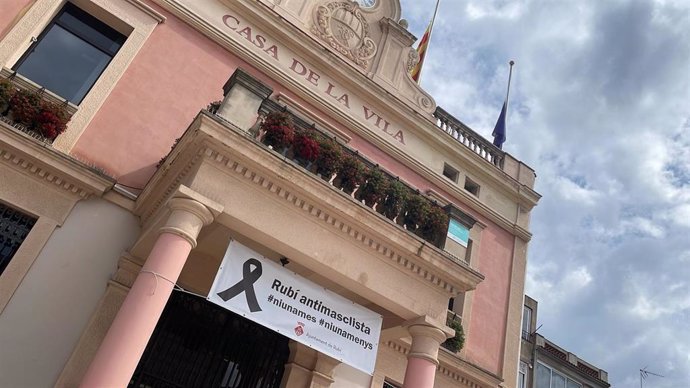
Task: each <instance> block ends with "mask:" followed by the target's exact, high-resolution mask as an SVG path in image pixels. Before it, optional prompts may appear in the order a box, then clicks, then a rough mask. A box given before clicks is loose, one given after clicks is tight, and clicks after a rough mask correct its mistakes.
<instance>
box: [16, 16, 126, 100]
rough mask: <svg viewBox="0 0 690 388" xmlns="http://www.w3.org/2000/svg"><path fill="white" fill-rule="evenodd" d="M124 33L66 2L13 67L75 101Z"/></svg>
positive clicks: (82, 96)
mask: <svg viewBox="0 0 690 388" xmlns="http://www.w3.org/2000/svg"><path fill="white" fill-rule="evenodd" d="M125 39H126V37H125V36H124V35H122V34H120V33H119V32H117V31H116V30H114V29H112V28H110V27H109V26H107V25H106V24H104V23H103V22H101V21H99V20H98V19H96V18H94V17H93V16H91V15H89V14H88V13H86V12H84V11H83V10H81V9H79V8H77V7H76V6H75V5H74V4H71V3H67V4H66V5H65V7H64V8H63V9H62V10H61V11H60V12H59V13H58V16H57V17H56V18H55V19H53V21H52V22H51V23H50V24H49V25H48V27H46V29H45V30H44V32H43V33H42V34H41V36H40V37H39V40H38V42H37V43H36V44H34V45H33V46H32V47H31V49H30V51H28V52H27V53H25V54H24V56H23V57H22V59H21V60H20V62H19V63H17V64H16V65H15V66H14V69H15V70H16V71H17V72H18V73H19V74H21V75H23V76H25V77H26V78H28V79H30V80H32V81H33V82H35V83H37V84H39V85H40V86H43V87H45V88H46V89H48V90H50V91H52V92H54V93H56V94H57V95H59V96H61V97H63V98H65V99H67V100H69V101H71V102H73V103H75V104H79V103H80V102H81V100H82V99H84V96H85V95H86V93H88V92H89V89H91V87H92V86H93V84H94V83H95V82H96V80H97V79H98V77H99V76H100V75H101V73H102V72H103V70H104V69H105V68H106V66H108V63H110V60H111V59H112V57H113V56H114V55H115V54H116V53H117V51H118V50H119V49H120V47H122V44H123V43H124V41H125Z"/></svg>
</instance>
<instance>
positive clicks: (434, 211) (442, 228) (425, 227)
mask: <svg viewBox="0 0 690 388" xmlns="http://www.w3.org/2000/svg"><path fill="white" fill-rule="evenodd" d="M420 231H421V234H422V237H423V238H424V239H425V240H427V241H429V242H430V243H432V244H434V245H437V246H438V245H439V243H440V242H441V241H440V240H441V238H442V237H444V236H445V234H446V233H447V231H448V214H446V212H445V211H444V210H443V209H441V208H440V207H438V206H436V205H434V206H431V208H430V209H429V212H428V213H427V214H426V218H425V219H424V221H423V222H422V226H421V228H420Z"/></svg>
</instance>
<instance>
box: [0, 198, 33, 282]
mask: <svg viewBox="0 0 690 388" xmlns="http://www.w3.org/2000/svg"><path fill="white" fill-rule="evenodd" d="M35 223H36V219H35V218H33V217H30V216H28V215H26V214H24V213H22V212H20V211H18V210H14V209H12V208H10V207H8V206H5V205H3V204H2V203H0V274H2V272H3V271H4V270H5V268H7V265H8V264H9V263H10V260H12V257H13V256H14V254H15V253H17V250H18V249H19V246H20V245H22V242H24V239H25V238H26V236H27V235H28V234H29V232H30V231H31V228H33V226H34V224H35Z"/></svg>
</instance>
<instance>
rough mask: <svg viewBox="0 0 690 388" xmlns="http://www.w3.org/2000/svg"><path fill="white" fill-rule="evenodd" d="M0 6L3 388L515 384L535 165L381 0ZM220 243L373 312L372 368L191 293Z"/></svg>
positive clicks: (212, 273)
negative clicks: (427, 79)
mask: <svg viewBox="0 0 690 388" xmlns="http://www.w3.org/2000/svg"><path fill="white" fill-rule="evenodd" d="M0 7H1V8H0V67H1V68H2V69H1V73H0V76H1V78H2V81H1V83H0V109H1V110H2V118H1V119H0V263H1V266H0V271H1V272H0V348H1V349H3V351H2V355H1V356H0V386H36V387H38V386H58V387H74V386H78V385H79V384H83V386H87V387H90V386H124V385H129V386H132V387H140V386H162V385H165V386H180V387H193V386H199V387H207V386H219V387H246V386H252V387H278V386H285V387H375V388H378V387H382V386H386V387H391V386H392V387H397V386H402V385H403V384H404V385H405V386H406V387H408V388H412V387H414V388H430V387H432V386H435V387H458V386H465V387H498V386H504V387H515V386H516V383H517V381H518V362H519V346H520V326H521V325H520V318H521V316H522V304H523V291H524V279H525V268H526V255H527V244H528V242H529V240H530V238H531V234H530V232H529V217H530V212H531V210H532V208H533V207H534V206H535V205H536V204H537V202H538V200H539V195H538V194H537V193H536V192H535V191H534V190H533V187H534V179H535V174H534V171H533V170H531V169H530V168H529V167H528V166H526V165H525V164H523V163H521V162H520V161H519V160H517V159H516V158H514V157H513V156H511V155H509V154H507V153H505V152H503V151H501V150H499V149H498V148H496V147H495V146H493V145H492V144H491V142H489V141H487V140H485V139H484V138H482V137H481V136H479V135H477V134H476V133H475V132H473V131H472V130H471V129H470V128H468V127H467V126H465V125H464V124H462V122H460V121H459V120H458V119H456V118H454V117H453V116H451V115H450V114H449V113H447V112H446V111H444V110H443V109H441V108H440V107H437V106H436V104H435V102H434V99H433V98H432V96H430V95H429V94H428V93H426V92H425V91H424V90H422V89H421V88H420V87H419V85H417V84H416V83H415V82H414V81H413V80H412V79H411V77H410V76H409V73H408V72H409V69H410V68H412V67H413V66H414V65H415V63H416V61H417V56H416V51H415V50H414V49H413V48H412V45H413V43H414V41H415V38H414V36H412V34H411V33H410V32H409V31H407V30H406V28H405V25H406V23H402V22H401V20H400V16H401V9H400V4H399V2H398V1H397V0H361V1H359V2H348V1H309V0H287V1H286V0H283V1H278V0H260V1H256V0H242V1H229V0H121V1H110V0H73V1H68V2H67V1H65V0H40V1H39V0H9V1H3V2H2V5H1V6H0ZM216 100H220V102H219V103H213V104H209V103H211V102H213V101H216ZM206 108H208V109H206ZM281 112H286V113H285V114H281ZM285 117H289V118H290V120H292V121H293V122H294V125H295V127H296V130H297V131H298V132H299V134H306V135H307V137H306V138H308V139H307V140H305V138H304V137H302V138H300V139H301V140H298V141H297V143H295V140H294V139H288V138H290V136H287V135H286V134H285V133H283V132H284V131H286V128H287V125H283V124H284V123H282V124H280V125H276V126H273V127H271V126H270V125H269V124H270V123H275V122H276V121H275V120H284V119H285ZM66 118H69V122H68V124H67V125H66V127H64V126H63V122H64V120H65V119H66ZM272 120H273V121H272ZM281 131H283V132H281ZM271 136H273V138H272V137H271ZM276 136H277V137H278V138H275V137H276ZM271 139H272V140H271ZM281 139H282V140H281ZM283 140H284V142H283ZM314 142H318V144H319V145H318V146H316V145H314ZM268 145H271V147H269V146H268ZM279 145H280V146H279ZM171 147H172V148H171ZM315 147H316V148H317V149H319V150H320V151H321V152H320V157H319V158H316V159H315V160H310V158H311V157H312V156H314V152H312V151H313V149H314V148H315ZM305 150H306V151H305ZM310 150H311V151H310ZM326 150H330V151H329V152H327V151H326ZM333 150H336V151H333ZM327 155H328V156H329V157H330V158H331V159H328V160H326V159H325V157H326V156H327ZM335 160H338V161H341V162H342V163H341V165H345V166H349V167H348V168H341V169H339V170H335V171H329V166H330V167H333V165H334V164H333V161H335ZM365 171H367V173H366V175H361V176H360V175H359V174H360V173H361V174H364V172H365ZM372 171H373V172H372ZM362 177H364V178H362ZM402 197H405V198H406V199H404V200H402V199H401V198H402ZM401 204H402V205H403V206H402V207H398V205H401ZM231 242H236V243H238V244H241V245H243V246H245V247H248V248H250V249H251V250H253V251H255V252H257V253H258V254H259V255H261V256H263V257H266V258H267V259H268V260H270V261H273V262H275V263H282V265H284V271H290V272H295V273H297V274H299V275H301V276H302V277H304V278H307V279H308V280H309V281H311V282H313V283H315V284H317V285H318V286H320V287H324V288H326V289H329V290H331V291H332V292H334V293H335V294H337V295H338V296H339V297H341V298H345V299H347V300H349V301H352V302H353V303H356V304H359V305H360V306H363V308H366V309H368V310H370V311H372V312H374V313H376V314H379V315H380V316H381V317H382V328H381V331H380V333H379V332H378V330H377V331H376V333H375V334H376V337H377V338H379V341H378V343H377V344H375V349H376V363H375V366H374V367H373V368H372V369H373V372H372V373H371V374H367V373H364V372H361V371H360V370H358V369H355V368H353V367H352V366H351V365H349V364H348V363H347V362H340V361H339V360H337V359H334V358H332V357H329V356H327V355H326V354H324V353H322V352H319V351H316V350H314V349H312V348H310V347H308V346H305V345H303V344H301V343H300V342H296V341H293V340H289V339H288V338H287V337H286V336H283V335H281V334H279V333H276V332H274V331H272V330H269V329H267V328H265V327H263V326H261V325H258V324H256V323H254V322H252V321H250V320H247V319H245V318H243V317H241V316H240V315H237V314H235V313H232V312H230V311H228V310H225V309H223V308H220V307H218V306H216V305H214V304H211V303H210V302H207V301H206V300H205V298H204V296H205V295H207V294H208V292H209V290H210V289H211V286H212V283H213V282H214V278H215V277H216V273H217V272H218V271H219V266H220V264H221V261H222V260H223V257H224V255H225V254H226V250H227V249H228V246H229V244H230V243H231ZM228 253H229V254H232V253H233V252H228ZM255 268H256V267H253V268H252V267H249V266H248V269H247V271H246V272H247V273H243V274H241V275H240V274H238V276H242V278H250V277H251V276H252V275H251V272H252V271H253V270H254V269H255ZM174 285H176V286H175V287H181V288H183V289H184V290H186V292H182V291H179V290H177V289H178V288H176V290H173V288H174ZM246 293H247V296H246V297H247V301H248V303H249V299H250V297H249V293H248V291H247V292H246ZM198 295H201V297H200V296H198ZM449 301H450V303H449ZM261 303H264V301H261ZM449 306H450V307H451V311H449V310H448V307H449ZM449 317H450V318H451V320H454V322H461V325H462V331H463V332H464V346H463V347H462V348H461V349H457V350H455V349H452V348H453V347H452V346H451V345H452V344H453V341H452V339H454V338H455V337H454V336H455V330H453V329H452V328H451V327H458V326H456V325H457V323H454V322H449V321H448V318H449ZM298 326H299V325H298ZM304 331H306V333H307V334H308V333H309V323H307V325H306V327H305V325H304V323H302V326H300V327H299V328H298V327H295V332H296V333H297V335H302V334H303V333H304ZM447 339H451V341H450V342H448V341H446V340H447ZM457 339H458V340H459V338H457ZM460 342H462V341H455V345H457V344H459V343H460ZM441 344H445V346H441ZM447 347H448V348H451V349H452V350H448V349H447Z"/></svg>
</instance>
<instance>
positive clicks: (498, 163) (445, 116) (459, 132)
mask: <svg viewBox="0 0 690 388" xmlns="http://www.w3.org/2000/svg"><path fill="white" fill-rule="evenodd" d="M434 117H435V118H436V126H437V127H438V128H439V129H440V130H442V131H443V132H445V133H447V134H449V135H450V136H451V137H452V138H453V139H455V140H456V141H457V142H458V143H460V144H462V145H463V146H465V147H466V148H468V149H470V150H471V151H472V152H474V153H475V154H477V155H479V156H480V157H481V158H482V159H484V160H486V161H487V162H489V163H491V164H492V165H493V166H494V167H496V168H498V169H500V170H502V169H503V162H504V159H505V156H506V153H505V152H503V151H502V150H501V149H500V148H498V147H496V146H495V145H493V143H491V142H490V141H488V140H486V139H484V137H483V136H482V135H480V134H478V133H476V132H474V131H473V130H472V129H470V127H468V126H467V125H465V124H463V123H462V122H461V121H460V120H458V119H456V118H455V117H453V116H452V115H451V114H450V113H448V112H446V111H445V110H444V109H443V108H441V107H437V108H436V111H435V112H434Z"/></svg>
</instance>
